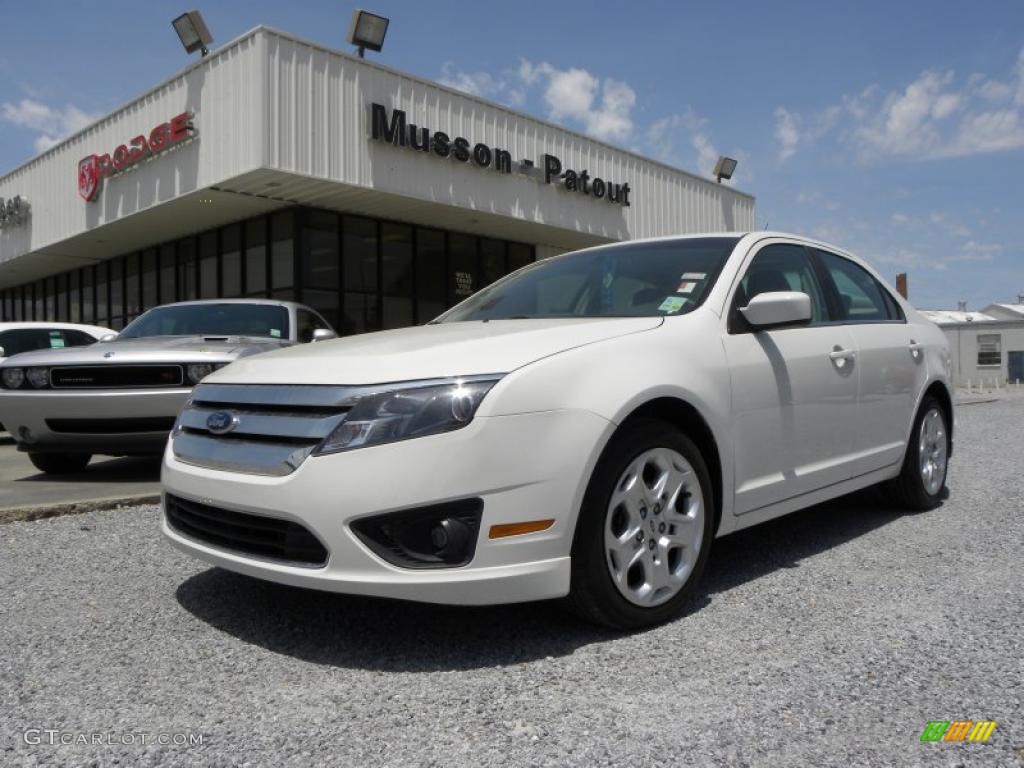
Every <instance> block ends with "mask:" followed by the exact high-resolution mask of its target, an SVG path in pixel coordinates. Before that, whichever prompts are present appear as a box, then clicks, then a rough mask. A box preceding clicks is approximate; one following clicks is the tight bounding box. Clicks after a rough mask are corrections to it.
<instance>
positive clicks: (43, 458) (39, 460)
mask: <svg viewBox="0 0 1024 768" xmlns="http://www.w3.org/2000/svg"><path fill="white" fill-rule="evenodd" d="M28 459H29V461H31V462H32V463H33V464H34V465H35V467H36V469H38V470H39V471H40V472H45V473H46V474H48V475H67V474H71V473H72V472H81V471H82V470H83V469H85V467H86V465H88V463H89V460H90V459H92V454H91V453H31V452H30V453H29V455H28Z"/></svg>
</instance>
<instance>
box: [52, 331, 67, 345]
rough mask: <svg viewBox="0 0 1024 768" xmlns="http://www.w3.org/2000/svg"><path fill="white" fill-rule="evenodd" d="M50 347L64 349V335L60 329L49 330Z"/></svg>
mask: <svg viewBox="0 0 1024 768" xmlns="http://www.w3.org/2000/svg"><path fill="white" fill-rule="evenodd" d="M50 349H64V336H63V334H61V332H60V331H50Z"/></svg>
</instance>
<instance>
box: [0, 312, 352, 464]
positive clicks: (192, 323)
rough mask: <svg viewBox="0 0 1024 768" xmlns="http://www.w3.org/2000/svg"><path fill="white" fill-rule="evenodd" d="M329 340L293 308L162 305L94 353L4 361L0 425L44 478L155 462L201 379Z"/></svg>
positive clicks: (329, 333)
mask: <svg viewBox="0 0 1024 768" xmlns="http://www.w3.org/2000/svg"><path fill="white" fill-rule="evenodd" d="M335 336H336V334H335V332H334V330H333V329H332V328H331V326H330V325H329V324H328V323H327V321H326V320H324V319H323V317H321V316H320V315H319V314H317V313H316V312H315V311H314V310H312V309H310V308H309V307H306V306H304V305H302V304H296V303H294V302H288V301H272V300H264V299H213V300H209V301H187V302H180V303H177V304H166V305H164V306H162V307H156V308H154V309H151V310H149V311H148V312H146V313H145V314H143V315H141V316H140V317H138V318H137V319H136V320H134V321H133V322H131V323H130V324H129V325H128V326H127V327H126V328H125V329H124V330H123V331H121V333H120V334H117V335H116V336H114V335H113V334H111V335H110V336H108V337H104V339H103V340H101V343H99V344H94V345H92V346H88V347H78V348H65V349H48V350H40V351H37V352H26V353H23V354H20V355H15V356H13V357H10V358H8V359H7V360H5V361H4V362H3V363H2V364H0V384H2V388H0V422H2V423H3V424H5V425H6V426H7V429H8V431H9V432H10V433H11V435H12V436H13V437H14V439H15V440H16V441H17V443H18V450H20V451H24V452H27V453H28V456H29V459H31V460H32V463H33V464H34V465H35V466H36V467H37V468H38V469H40V470H41V471H43V472H49V473H56V474H62V473H67V472H75V471H79V470H81V469H83V468H84V467H85V466H86V465H87V464H88V463H89V460H90V459H91V458H92V455H93V454H106V455H110V456H139V455H155V454H159V453H160V452H161V451H162V450H163V447H164V444H165V443H166V442H167V434H168V432H170V430H171V428H172V427H173V426H174V420H175V418H176V417H177V415H178V412H179V411H181V408H182V406H183V405H184V404H185V401H186V400H187V399H188V396H189V393H190V392H191V391H192V387H193V386H194V385H195V384H197V383H199V382H200V381H201V380H202V379H203V377H204V376H207V375H208V374H210V373H211V372H212V371H215V370H217V369H218V368H222V367H224V366H225V365H227V364H229V363H230V362H232V361H233V360H237V359H238V358H240V357H249V356H251V355H256V354H259V353H260V352H267V351H269V350H272V349H280V348H281V347H287V346H291V345H293V344H299V343H303V342H309V341H320V340H324V339H331V338H334V337H335Z"/></svg>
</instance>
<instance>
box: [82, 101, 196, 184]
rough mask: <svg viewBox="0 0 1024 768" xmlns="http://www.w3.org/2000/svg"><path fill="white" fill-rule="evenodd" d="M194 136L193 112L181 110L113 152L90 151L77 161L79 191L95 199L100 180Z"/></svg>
mask: <svg viewBox="0 0 1024 768" xmlns="http://www.w3.org/2000/svg"><path fill="white" fill-rule="evenodd" d="M193 136H195V126H193V125H192V113H191V112H182V113H181V114H180V115H175V116H174V117H172V118H171V119H170V120H168V121H167V122H166V123H160V125H158V126H157V127H156V128H154V129H153V130H151V131H150V132H149V136H148V137H147V136H144V135H142V134H140V135H138V136H136V137H135V138H134V139H132V140H131V141H129V142H128V143H127V144H121V145H120V146H118V147H117V149H115V150H114V151H113V152H110V153H108V154H103V155H89V156H88V157H83V158H82V159H81V160H80V161H79V163H78V194H79V195H81V196H82V198H83V199H84V200H86V201H89V202H91V201H93V200H95V199H96V198H97V197H98V196H99V193H100V183H101V182H102V181H103V179H105V178H106V177H107V176H112V175H114V174H116V173H120V172H121V171H124V170H127V169H128V168H130V167H131V166H133V165H135V164H136V163H138V162H141V161H142V160H144V159H145V158H147V157H150V156H152V155H159V154H160V153H161V152H164V151H165V150H168V149H172V148H174V147H177V146H179V145H180V144H181V142H183V141H185V139H189V138H191V137H193Z"/></svg>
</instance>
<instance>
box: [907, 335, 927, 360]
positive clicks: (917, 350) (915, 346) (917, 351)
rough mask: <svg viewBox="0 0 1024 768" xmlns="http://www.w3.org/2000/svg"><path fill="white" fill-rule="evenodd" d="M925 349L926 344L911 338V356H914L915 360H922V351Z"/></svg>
mask: <svg viewBox="0 0 1024 768" xmlns="http://www.w3.org/2000/svg"><path fill="white" fill-rule="evenodd" d="M923 350H924V344H919V343H918V342H916V341H914V340H913V339H911V340H910V356H911V357H912V358H914V360H918V361H920V359H921V352H922V351H923Z"/></svg>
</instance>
